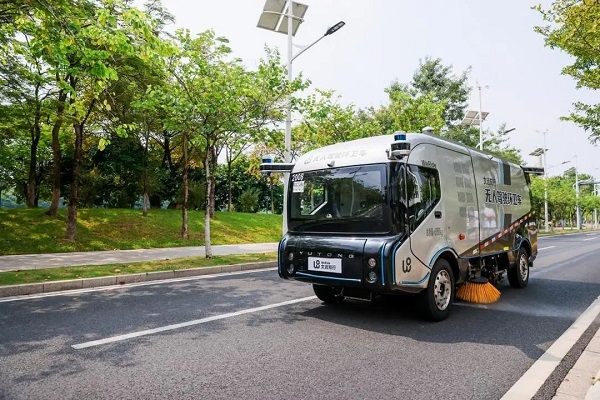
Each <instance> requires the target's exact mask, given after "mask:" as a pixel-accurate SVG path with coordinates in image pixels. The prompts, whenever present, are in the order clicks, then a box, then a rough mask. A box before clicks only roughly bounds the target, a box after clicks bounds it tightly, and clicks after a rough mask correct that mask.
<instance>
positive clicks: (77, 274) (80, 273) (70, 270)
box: [0, 252, 277, 286]
mask: <svg viewBox="0 0 600 400" xmlns="http://www.w3.org/2000/svg"><path fill="white" fill-rule="evenodd" d="M275 260H277V253H276V252H272V253H257V254H236V255H229V256H217V257H213V258H211V259H207V258H204V257H189V258H180V259H177V260H161V261H144V262H136V263H127V264H107V265H85V266H80V267H61V268H46V269H37V270H24V271H8V272H0V286H2V285H17V284H21V283H35V282H50V281H60V280H67V279H81V278H96V277H100V276H113V275H126V274H135V273H140V272H154V271H175V270H179V269H187V268H201V267H211V266H215V265H231V264H244V263H252V262H261V261H275Z"/></svg>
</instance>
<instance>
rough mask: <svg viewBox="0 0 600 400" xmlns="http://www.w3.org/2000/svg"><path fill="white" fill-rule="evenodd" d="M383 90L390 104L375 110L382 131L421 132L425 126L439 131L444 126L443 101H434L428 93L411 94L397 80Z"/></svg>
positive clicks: (444, 106) (444, 105) (444, 104)
mask: <svg viewBox="0 0 600 400" xmlns="http://www.w3.org/2000/svg"><path fill="white" fill-rule="evenodd" d="M385 92H386V93H387V94H388V96H389V99H390V104H389V105H388V106H385V107H382V108H381V109H379V110H377V112H376V119H377V121H378V122H379V124H380V126H381V127H382V133H390V134H391V133H393V132H394V131H398V130H400V131H405V132H421V130H422V129H423V128H425V127H426V126H430V127H432V128H433V129H434V131H435V132H440V131H441V130H442V128H443V127H444V124H445V122H444V119H443V118H442V114H443V112H444V110H445V108H446V103H445V102H439V101H437V102H436V101H435V100H434V98H433V96H432V95H430V94H424V95H421V94H411V93H410V92H409V90H408V89H407V88H406V87H403V86H401V85H399V84H398V83H397V82H395V83H393V84H392V85H391V86H390V87H388V88H386V89H385Z"/></svg>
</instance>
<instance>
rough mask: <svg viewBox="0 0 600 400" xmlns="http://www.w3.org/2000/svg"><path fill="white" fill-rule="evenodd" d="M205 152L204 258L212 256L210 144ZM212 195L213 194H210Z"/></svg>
mask: <svg viewBox="0 0 600 400" xmlns="http://www.w3.org/2000/svg"><path fill="white" fill-rule="evenodd" d="M207 146H208V147H209V148H208V149H207V150H208V151H207V152H206V162H205V163H204V168H205V169H206V210H205V211H204V251H205V253H206V258H212V246H211V244H210V199H211V189H212V183H211V174H210V165H211V155H212V150H211V149H210V145H208V144H207ZM212 197H214V196H212Z"/></svg>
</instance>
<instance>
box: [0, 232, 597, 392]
mask: <svg viewBox="0 0 600 400" xmlns="http://www.w3.org/2000/svg"><path fill="white" fill-rule="evenodd" d="M539 243H540V249H541V251H540V255H539V257H538V259H537V260H536V264H535V268H534V269H532V272H531V279H530V283H529V286H528V287H527V288H526V289H524V290H517V289H511V288H510V287H509V286H508V284H504V285H503V286H502V287H501V291H502V298H501V299H500V301H499V302H497V303H494V304H491V305H487V306H482V305H472V304H466V303H457V304H456V307H455V308H454V309H453V313H452V315H451V316H450V318H449V319H448V320H446V321H443V322H440V323H429V322H426V321H423V320H421V319H419V316H418V315H417V314H416V313H415V312H414V311H413V307H412V305H413V304H412V302H411V301H410V299H408V300H406V299H405V300H402V301H378V302H366V301H358V300H356V301H353V300H351V301H346V302H344V303H342V304H341V305H339V306H326V305H324V304H322V303H321V302H319V301H318V300H317V299H315V298H314V296H313V293H312V289H311V287H310V286H308V285H305V284H301V283H298V282H288V281H282V280H280V279H279V278H278V277H277V272H276V271H274V270H262V271H254V272H243V273H235V274H228V275H220V276H212V277H206V276H205V277H198V278H192V279H186V280H179V281H169V282H162V283H150V284H149V283H146V284H141V285H138V286H128V287H110V288H102V289H96V290H92V291H89V292H83V293H82V292H79V293H77V294H68V293H60V294H54V295H40V296H37V297H29V298H19V299H11V300H0V398H2V399H82V398H86V399H114V398H119V399H165V398H172V399H231V398H235V399H286V398H294V399H323V398H332V399H375V398H393V399H434V398H435V399H439V398H443V399H498V398H500V397H502V395H503V394H504V393H506V392H507V390H509V389H510V388H511V386H513V384H515V382H517V381H518V380H519V378H520V377H521V376H522V375H523V374H524V373H525V371H527V370H528V369H529V368H530V367H531V366H532V364H533V363H534V362H535V361H536V360H537V359H538V358H539V357H540V356H542V354H544V352H545V351H546V349H548V347H549V346H550V345H552V343H554V342H555V341H556V340H557V339H558V338H559V337H560V336H561V335H562V334H563V333H564V332H565V330H567V328H569V326H571V324H572V323H573V322H574V321H575V320H576V319H577V318H578V317H579V316H580V314H581V313H582V312H584V310H586V309H587V308H588V307H589V306H590V304H592V303H593V302H594V300H595V299H596V298H597V297H598V295H599V294H600V273H599V271H598V268H599V267H598V262H597V259H598V256H599V254H600V237H599V236H598V235H597V234H596V233H594V234H587V235H586V234H577V235H569V236H560V237H548V238H541V239H540V242H539ZM596 321H597V320H596ZM596 324H597V323H596ZM563 364H564V363H563ZM563 364H561V367H559V368H558V369H557V373H560V371H559V370H560V369H561V368H562V369H565V368H568V365H567V366H565V365H563ZM557 379H559V380H562V377H561V376H559V377H558V378H557ZM550 381H551V380H550ZM544 391H545V392H544ZM550 392H552V388H551V387H549V386H548V385H546V386H545V387H543V388H542V390H541V391H540V392H539V396H540V398H547V397H544V396H550V397H551V394H552V393H553V392H552V393H550Z"/></svg>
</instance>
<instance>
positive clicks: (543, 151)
mask: <svg viewBox="0 0 600 400" xmlns="http://www.w3.org/2000/svg"><path fill="white" fill-rule="evenodd" d="M546 150H547V149H546V133H545V132H544V147H538V148H537V149H535V150H534V151H532V152H531V153H529V155H531V156H535V157H540V156H541V157H542V159H541V161H542V162H541V164H542V165H541V166H542V167H543V168H544V230H545V231H546V233H548V232H549V231H550V229H549V225H548V175H547V174H546Z"/></svg>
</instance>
